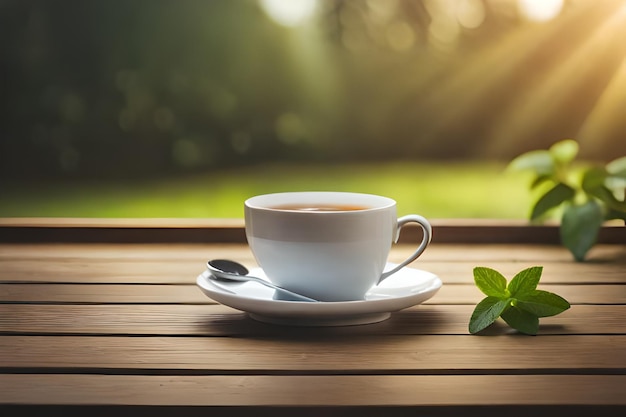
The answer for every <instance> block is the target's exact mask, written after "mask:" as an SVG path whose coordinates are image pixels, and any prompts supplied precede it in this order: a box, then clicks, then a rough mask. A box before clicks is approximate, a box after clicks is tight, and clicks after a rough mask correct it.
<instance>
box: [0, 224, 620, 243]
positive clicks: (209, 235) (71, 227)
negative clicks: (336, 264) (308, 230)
mask: <svg viewBox="0 0 626 417" xmlns="http://www.w3.org/2000/svg"><path fill="white" fill-rule="evenodd" d="M430 222H431V224H432V226H433V230H434V233H433V242H436V243H511V242H517V243H522V242H523V243H552V244H558V243H559V230H558V225H557V224H555V223H549V224H545V225H536V224H531V223H530V222H529V221H527V220H493V219H430ZM400 239H401V242H419V241H420V240H421V231H420V230H419V228H417V227H407V228H405V229H404V230H403V232H402V234H401V236H400ZM0 242H14V243H17V242H22V243H25V242H49V243H52V242H66V243H69V242H82V243H98V242H111V243H132V242H134V243H146V242H161V243H171V242H189V243H209V242H221V243H225V242H231V243H245V231H244V222H243V219H122V218H119V219H92V218H86V219H85V218H84V219H80V218H0ZM598 242H600V243H611V244H615V243H617V244H623V243H625V236H624V223H623V222H620V221H614V222H608V223H606V224H605V225H604V226H603V227H602V229H601V230H600V232H599V235H598Z"/></svg>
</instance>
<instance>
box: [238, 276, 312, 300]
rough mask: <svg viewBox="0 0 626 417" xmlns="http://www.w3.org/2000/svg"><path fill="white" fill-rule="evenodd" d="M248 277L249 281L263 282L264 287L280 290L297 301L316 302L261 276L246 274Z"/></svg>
mask: <svg viewBox="0 0 626 417" xmlns="http://www.w3.org/2000/svg"><path fill="white" fill-rule="evenodd" d="M247 277H248V278H251V281H254V282H258V283H259V284H263V285H265V286H266V287H269V288H273V289H274V290H276V291H280V292H282V293H284V294H286V295H288V296H289V297H291V298H293V299H294V300H298V301H312V302H318V301H317V300H315V299H313V298H309V297H307V296H306V295H302V294H298V293H295V292H292V291H289V290H288V289H285V288H283V287H279V286H278V285H276V284H272V283H270V282H267V281H265V280H264V279H261V278H257V277H252V276H250V275H248V276H247Z"/></svg>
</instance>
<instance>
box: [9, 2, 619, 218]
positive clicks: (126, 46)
mask: <svg viewBox="0 0 626 417" xmlns="http://www.w3.org/2000/svg"><path fill="white" fill-rule="evenodd" d="M0 33H1V35H2V36H0V75H1V76H2V78H1V79H2V80H3V81H2V89H1V90H0V94H1V99H0V106H1V110H2V111H1V112H0V120H1V132H0V134H1V137H0V185H1V194H0V216H78V217H91V216H94V217H99V216H102V217H241V216H242V211H241V204H242V201H243V199H245V198H246V197H249V196H250V195H254V194H259V193H265V192H275V191H286V190H304V189H308V190H313V189H326V190H330V189H337V190H349V191H361V192H372V193H378V194H384V195H388V196H390V197H393V198H395V199H397V200H398V202H399V209H400V211H401V212H410V211H417V212H420V213H423V214H425V215H427V216H430V217H439V218H442V217H492V218H523V217H526V216H527V213H528V209H529V204H530V200H531V199H532V197H531V196H529V195H528V192H527V191H526V187H527V178H525V177H524V176H520V175H513V174H510V173H507V172H506V171H505V169H504V168H505V165H506V162H507V161H509V160H510V159H511V158H513V157H514V156H516V155H518V154H520V153H522V152H525V151H528V150H532V149H537V148H547V147H549V146H550V145H551V144H552V143H554V142H556V141H558V140H561V139H564V138H574V139H576V140H577V141H578V142H579V144H580V149H581V156H582V157H583V158H584V159H586V160H589V161H609V160H612V159H614V158H616V157H618V156H621V155H625V154H626V138H625V133H626V118H625V117H623V113H624V108H625V105H626V43H625V42H624V39H626V1H624V0H596V1H581V0H326V1H322V0H320V1H315V0H258V1H257V0H178V1H169V0H89V1H83V0H0Z"/></svg>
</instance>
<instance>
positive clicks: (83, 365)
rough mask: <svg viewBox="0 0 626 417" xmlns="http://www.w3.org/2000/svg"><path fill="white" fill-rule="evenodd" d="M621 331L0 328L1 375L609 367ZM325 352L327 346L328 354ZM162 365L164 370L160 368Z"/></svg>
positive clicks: (619, 365) (623, 369)
mask: <svg viewBox="0 0 626 417" xmlns="http://www.w3.org/2000/svg"><path fill="white" fill-rule="evenodd" d="M624 343H626V336H624V335H620V336H567V339H566V343H565V340H564V339H563V336H541V337H519V336H513V335H508V336H500V337H497V338H495V337H494V338H485V337H479V336H449V335H441V336H387V337H385V338H382V339H381V338H379V337H378V336H377V335H370V336H368V337H357V338H354V337H330V338H329V337H326V338H324V337H322V338H319V339H317V340H314V341H312V340H311V338H310V337H307V336H300V337H298V336H295V337H293V338H291V339H290V341H289V343H284V341H283V340H281V339H277V338H229V337H212V338H207V337H132V338H128V337H120V336H113V337H93V336H92V337H89V336H78V337H71V336H47V337H45V338H44V337H41V336H0V351H2V352H3V355H2V356H0V370H1V371H2V372H4V373H15V372H18V371H19V373H26V372H28V373H40V372H45V373H49V372H69V373H120V372H121V373H141V374H143V373H154V374H163V373H171V372H176V373H194V374H215V373H218V374H224V373H231V374H232V373H237V374H242V373H246V374H250V373H252V374H295V373H297V374H302V373H306V374H320V375H322V374H345V373H348V374H355V375H356V374H380V373H385V374H488V373H497V374H538V373H541V374H563V373H566V374H582V373H585V374H591V373H593V374H615V373H622V374H624V373H626V349H624ZM330 352H332V354H330ZM168 371H171V372H168Z"/></svg>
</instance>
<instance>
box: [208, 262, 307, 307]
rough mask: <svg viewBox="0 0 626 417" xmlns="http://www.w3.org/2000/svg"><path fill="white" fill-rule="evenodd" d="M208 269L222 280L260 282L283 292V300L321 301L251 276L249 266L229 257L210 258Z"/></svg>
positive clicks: (213, 275) (210, 276)
mask: <svg viewBox="0 0 626 417" xmlns="http://www.w3.org/2000/svg"><path fill="white" fill-rule="evenodd" d="M207 269H208V270H209V271H210V272H211V275H209V278H210V279H216V280H222V281H238V282H247V281H252V282H258V283H259V284H262V285H265V286H266V287H269V288H272V289H274V290H275V291H276V292H277V293H278V294H282V295H283V296H284V297H283V298H282V299H283V300H289V301H308V302H319V301H318V300H315V299H313V298H310V297H307V296H305V295H302V294H298V293H295V292H293V291H289V290H288V289H285V288H282V287H279V286H278V285H275V284H272V283H271V282H269V281H266V280H264V279H261V278H258V277H253V276H250V275H248V273H249V271H248V268H246V267H245V266H243V265H242V264H240V263H239V262H235V261H231V260H229V259H213V260H210V261H208V262H207ZM285 297H286V298H285Z"/></svg>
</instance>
